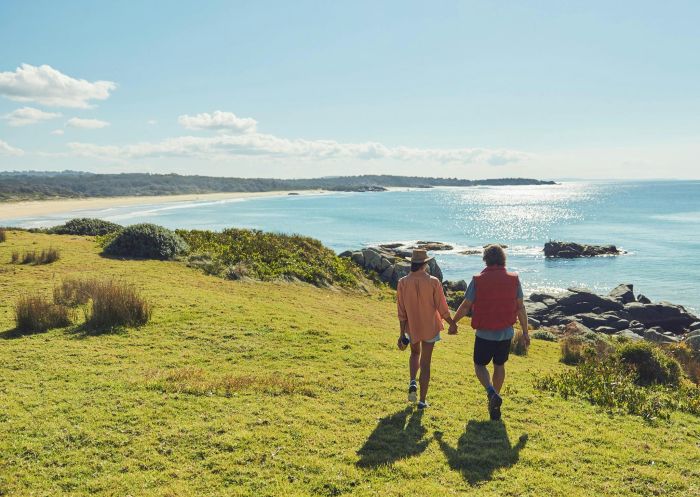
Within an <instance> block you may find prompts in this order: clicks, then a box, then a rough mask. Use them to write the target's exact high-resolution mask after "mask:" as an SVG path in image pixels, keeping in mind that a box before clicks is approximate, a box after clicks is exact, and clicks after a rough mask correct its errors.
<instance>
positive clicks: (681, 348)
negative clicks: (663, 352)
mask: <svg viewBox="0 0 700 497" xmlns="http://www.w3.org/2000/svg"><path fill="white" fill-rule="evenodd" d="M668 353H669V354H671V356H672V357H673V358H674V359H676V360H677V361H678V362H679V363H680V365H681V367H682V368H683V371H685V374H686V375H687V376H688V378H689V379H690V380H691V381H693V382H694V383H695V384H700V351H695V350H693V349H692V348H690V347H689V346H688V344H687V343H683V342H681V343H674V344H671V345H670V346H669V348H668Z"/></svg>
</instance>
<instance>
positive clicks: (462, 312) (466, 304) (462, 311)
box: [454, 300, 472, 323]
mask: <svg viewBox="0 0 700 497" xmlns="http://www.w3.org/2000/svg"><path fill="white" fill-rule="evenodd" d="M471 308H472V302H471V301H470V300H463V301H462V303H461V304H459V307H458V308H457V312H456V313H455V317H454V321H455V323H457V322H458V321H459V320H460V319H462V318H463V317H464V316H466V315H467V314H469V311H470V310H471Z"/></svg>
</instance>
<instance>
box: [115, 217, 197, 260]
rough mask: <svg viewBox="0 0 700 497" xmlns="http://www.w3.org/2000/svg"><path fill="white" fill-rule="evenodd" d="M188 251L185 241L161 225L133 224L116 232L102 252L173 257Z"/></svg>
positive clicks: (119, 254)
mask: <svg viewBox="0 0 700 497" xmlns="http://www.w3.org/2000/svg"><path fill="white" fill-rule="evenodd" d="M188 251H189V247H188V246H187V243H185V241H184V240H183V239H182V238H181V237H180V236H179V235H177V234H176V233H174V232H172V231H170V230H169V229H167V228H163V227H162V226H157V225H155V224H150V223H143V224H134V225H131V226H128V227H126V228H124V229H123V230H121V231H119V232H116V234H115V236H114V237H113V238H112V239H111V240H110V241H109V243H107V245H106V246H105V248H104V253H105V254H106V255H110V256H116V257H130V258H135V259H159V260H168V259H174V258H175V257H177V256H178V255H183V254H185V253H187V252H188Z"/></svg>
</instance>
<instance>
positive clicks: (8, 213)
mask: <svg viewBox="0 0 700 497" xmlns="http://www.w3.org/2000/svg"><path fill="white" fill-rule="evenodd" d="M292 193H294V194H297V195H298V196H302V195H325V194H329V193H335V192H331V191H327V190H282V191H267V192H219V193H187V194H182V195H147V196H124V197H89V198H61V199H47V200H21V201H17V202H13V201H11V202H0V223H2V222H5V221H12V220H14V219H20V218H27V217H41V216H47V215H52V214H65V213H68V212H74V211H83V210H96V209H108V208H113V207H128V206H132V205H154V204H170V203H177V202H200V201H202V202H204V201H212V200H213V201H216V200H239V199H249V198H260V197H277V196H289V195H290V194H292ZM297 195H294V196H297Z"/></svg>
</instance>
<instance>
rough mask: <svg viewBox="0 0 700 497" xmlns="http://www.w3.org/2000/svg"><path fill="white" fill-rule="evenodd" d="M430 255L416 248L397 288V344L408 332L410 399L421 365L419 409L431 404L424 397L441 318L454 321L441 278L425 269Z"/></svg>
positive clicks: (409, 398)
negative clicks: (398, 326)
mask: <svg viewBox="0 0 700 497" xmlns="http://www.w3.org/2000/svg"><path fill="white" fill-rule="evenodd" d="M430 259H432V257H429V256H428V254H427V252H426V251H425V250H421V249H416V250H414V251H413V254H412V255H411V259H410V261H411V272H410V273H409V274H408V275H407V276H404V277H403V278H401V279H400V280H399V283H398V286H397V288H396V304H397V308H398V318H399V323H400V330H399V340H398V342H397V345H398V346H399V348H401V343H402V340H403V337H404V336H406V334H407V335H408V336H409V337H410V342H411V356H410V358H409V362H408V365H409V373H410V376H411V377H410V381H409V384H408V400H409V401H411V402H415V400H416V390H417V386H418V385H417V384H416V374H417V373H418V370H419V369H420V401H419V402H418V408H419V409H424V408H425V407H427V406H428V403H427V402H426V400H425V398H426V395H427V393H428V384H429V382H430V362H431V359H432V355H433V347H434V346H435V343H436V342H438V341H439V340H440V331H441V330H442V329H443V325H442V320H443V319H444V320H445V321H447V322H448V323H450V325H451V326H452V325H453V324H454V322H453V321H452V317H451V316H450V309H449V308H448V307H447V301H446V300H445V294H444V292H443V291H442V284H441V283H440V280H438V279H437V278H435V277H434V276H430V275H429V274H428V273H427V272H426V270H427V268H428V262H429V261H430Z"/></svg>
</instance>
